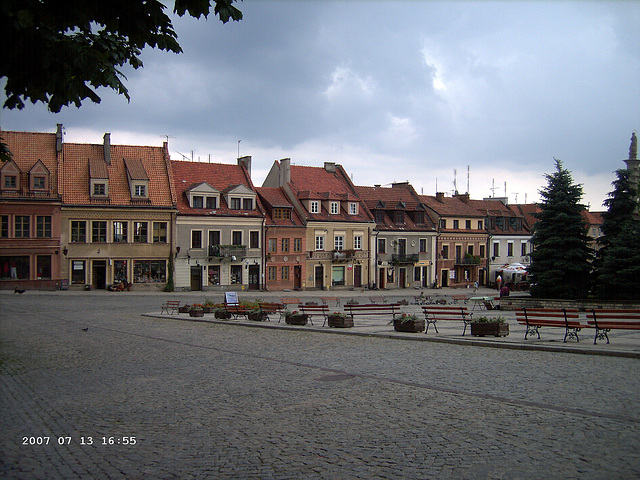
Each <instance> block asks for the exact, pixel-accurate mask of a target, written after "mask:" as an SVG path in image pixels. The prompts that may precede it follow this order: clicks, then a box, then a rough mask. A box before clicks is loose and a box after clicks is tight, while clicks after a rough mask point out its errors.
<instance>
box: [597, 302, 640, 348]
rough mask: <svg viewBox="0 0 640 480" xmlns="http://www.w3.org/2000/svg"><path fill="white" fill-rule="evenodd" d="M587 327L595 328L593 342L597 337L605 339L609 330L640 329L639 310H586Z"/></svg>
mask: <svg viewBox="0 0 640 480" xmlns="http://www.w3.org/2000/svg"><path fill="white" fill-rule="evenodd" d="M587 319H588V320H587V325H586V326H587V327H589V328H595V329H596V334H595V337H594V338H593V344H594V345H596V342H597V340H598V339H600V340H602V339H603V338H606V339H607V343H609V335H607V333H608V332H610V331H611V330H640V310H638V309H621V310H614V309H591V312H587Z"/></svg>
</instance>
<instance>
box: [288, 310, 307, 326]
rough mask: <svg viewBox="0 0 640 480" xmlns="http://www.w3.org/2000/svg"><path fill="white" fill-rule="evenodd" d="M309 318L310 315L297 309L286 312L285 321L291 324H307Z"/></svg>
mask: <svg viewBox="0 0 640 480" xmlns="http://www.w3.org/2000/svg"><path fill="white" fill-rule="evenodd" d="M308 319H309V315H307V314H305V313H300V312H299V311H297V310H294V311H292V312H289V311H287V312H285V313H284V321H285V323H287V324H289V325H306V324H307V320H308Z"/></svg>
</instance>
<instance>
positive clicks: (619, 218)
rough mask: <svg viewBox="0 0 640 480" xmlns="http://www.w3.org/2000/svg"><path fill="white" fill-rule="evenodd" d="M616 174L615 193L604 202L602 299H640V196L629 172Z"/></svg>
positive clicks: (599, 263)
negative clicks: (639, 207)
mask: <svg viewBox="0 0 640 480" xmlns="http://www.w3.org/2000/svg"><path fill="white" fill-rule="evenodd" d="M616 175H617V177H618V178H617V179H616V180H615V181H613V183H612V185H613V187H614V188H613V192H611V193H609V198H607V199H606V200H605V201H604V205H605V207H607V211H606V212H604V213H603V214H602V237H600V238H599V239H598V243H599V244H600V247H601V248H600V250H599V252H598V259H597V261H596V266H597V275H596V285H597V292H598V294H599V295H600V296H602V297H603V298H606V299H613V300H630V299H637V298H640V221H639V219H638V216H637V213H636V212H637V211H638V197H637V191H636V188H635V187H634V185H633V184H632V182H631V181H630V175H629V171H628V170H618V171H616Z"/></svg>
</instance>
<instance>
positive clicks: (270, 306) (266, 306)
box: [258, 303, 284, 313]
mask: <svg viewBox="0 0 640 480" xmlns="http://www.w3.org/2000/svg"><path fill="white" fill-rule="evenodd" d="M258 308H259V309H260V310H261V311H262V312H264V313H277V312H279V311H280V310H282V309H283V308H284V304H282V303H258Z"/></svg>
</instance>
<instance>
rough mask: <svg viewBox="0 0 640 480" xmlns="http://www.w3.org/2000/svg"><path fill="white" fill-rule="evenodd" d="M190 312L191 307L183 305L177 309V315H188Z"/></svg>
mask: <svg viewBox="0 0 640 480" xmlns="http://www.w3.org/2000/svg"><path fill="white" fill-rule="evenodd" d="M190 310H191V305H183V306H181V307H178V313H189V311H190Z"/></svg>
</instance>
